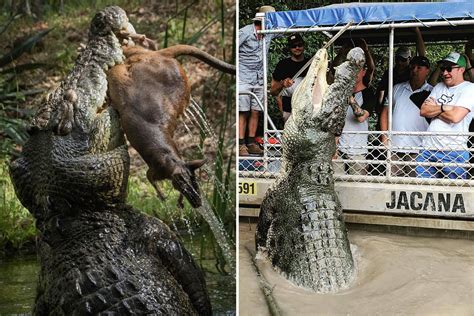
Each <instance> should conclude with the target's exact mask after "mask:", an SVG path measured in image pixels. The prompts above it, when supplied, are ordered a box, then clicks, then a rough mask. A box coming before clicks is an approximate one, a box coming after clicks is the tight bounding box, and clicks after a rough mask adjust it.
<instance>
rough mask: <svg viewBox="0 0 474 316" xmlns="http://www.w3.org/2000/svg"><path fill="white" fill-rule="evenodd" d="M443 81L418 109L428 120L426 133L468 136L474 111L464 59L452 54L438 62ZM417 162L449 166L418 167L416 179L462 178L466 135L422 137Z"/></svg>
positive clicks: (473, 92) (473, 93) (473, 86)
mask: <svg viewBox="0 0 474 316" xmlns="http://www.w3.org/2000/svg"><path fill="white" fill-rule="evenodd" d="M439 64H440V69H441V75H442V79H443V81H442V82H440V83H438V84H437V85H436V86H435V87H434V88H433V91H431V94H430V96H429V97H428V98H427V99H426V100H425V102H424V103H423V105H422V106H421V110H420V115H421V116H424V117H427V118H431V123H430V125H429V127H428V131H429V132H438V133H440V134H442V133H450V132H451V133H452V132H456V133H467V132H468V131H469V124H470V123H471V120H472V111H473V109H474V84H473V83H471V82H468V81H465V80H464V77H463V75H464V72H465V71H466V65H467V61H466V57H465V56H463V55H461V54H459V53H456V52H452V53H450V54H449V55H448V56H446V57H445V58H443V59H442V60H441V61H440V62H439ZM423 147H425V148H426V149H424V150H422V151H421V152H420V155H419V156H418V158H417V161H418V162H437V163H451V164H456V165H448V166H442V167H435V166H422V165H420V166H417V167H416V173H417V177H421V178H442V177H448V178H450V179H465V178H466V176H467V172H466V170H465V168H463V167H460V166H457V164H463V163H467V162H468V160H469V152H468V151H467V136H451V135H439V136H431V137H424V138H423Z"/></svg>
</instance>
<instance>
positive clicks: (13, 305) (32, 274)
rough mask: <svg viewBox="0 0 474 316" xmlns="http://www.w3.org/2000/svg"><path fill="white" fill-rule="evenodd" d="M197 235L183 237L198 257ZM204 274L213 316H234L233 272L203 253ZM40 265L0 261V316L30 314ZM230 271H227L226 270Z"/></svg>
mask: <svg viewBox="0 0 474 316" xmlns="http://www.w3.org/2000/svg"><path fill="white" fill-rule="evenodd" d="M199 240H200V236H196V235H195V236H194V237H193V238H191V239H190V238H189V237H186V240H185V241H184V243H185V245H186V248H187V249H188V251H190V252H191V253H193V256H195V258H197V257H198V256H197V255H196V254H197V253H198V249H196V248H197V245H198V244H199ZM197 262H198V264H199V263H200V264H201V266H202V268H203V270H204V271H205V276H206V284H207V289H208V292H209V296H210V298H211V304H212V308H213V314H214V315H235V310H236V307H235V302H236V298H235V294H236V290H235V288H236V282H235V278H234V277H233V275H232V273H230V274H228V275H222V274H220V273H219V272H218V271H217V270H216V267H215V264H216V261H215V259H214V258H211V257H210V256H209V251H207V252H206V254H205V259H203V260H202V261H199V260H197ZM38 271H39V265H38V262H37V260H36V255H26V256H15V257H8V258H0V315H14V314H26V315H30V314H31V311H32V306H33V303H34V299H35V291H36V282H37V278H38V277H37V276H38ZM229 272H230V271H229Z"/></svg>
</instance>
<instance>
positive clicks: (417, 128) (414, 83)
mask: <svg viewBox="0 0 474 316" xmlns="http://www.w3.org/2000/svg"><path fill="white" fill-rule="evenodd" d="M409 67H410V80H408V81H406V82H402V83H399V84H397V85H395V86H394V87H393V105H392V131H394V132H425V131H426V130H427V129H428V122H427V121H426V119H425V118H424V117H421V116H420V109H419V108H418V107H417V106H416V105H415V104H414V103H413V101H412V100H411V99H410V96H411V95H412V94H413V93H418V92H421V91H431V90H432V89H433V87H432V86H431V85H430V84H429V83H427V82H426V78H427V77H428V74H429V73H430V61H429V60H428V58H426V57H424V56H415V57H413V58H412V59H411V60H410V65H409ZM384 105H385V106H384V107H383V109H382V112H381V114H380V128H381V130H382V131H387V130H388V124H389V122H388V100H386V102H385V104H384ZM382 141H383V142H384V144H387V139H386V138H385V135H382ZM421 142H422V137H421V135H393V136H392V139H391V143H392V147H391V148H392V153H393V154H392V156H391V159H392V161H395V162H397V161H408V162H414V161H415V160H416V157H417V156H418V153H419V151H420V146H421ZM391 171H392V175H393V176H396V177H403V176H410V177H415V176H416V173H415V168H414V166H410V165H399V164H397V163H395V164H393V165H392V168H391Z"/></svg>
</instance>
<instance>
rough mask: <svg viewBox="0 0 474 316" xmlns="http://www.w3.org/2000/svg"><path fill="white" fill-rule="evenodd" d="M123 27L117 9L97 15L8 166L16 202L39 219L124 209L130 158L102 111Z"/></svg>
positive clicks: (108, 113) (114, 117)
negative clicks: (109, 207) (74, 212)
mask: <svg viewBox="0 0 474 316" xmlns="http://www.w3.org/2000/svg"><path fill="white" fill-rule="evenodd" d="M127 27H128V18H127V15H126V13H125V11H123V10H122V9H121V8H119V7H107V8H105V9H104V10H102V11H100V12H99V13H97V14H96V15H95V17H94V18H93V19H92V22H91V25H90V29H89V39H88V43H87V46H86V47H85V48H84V49H83V50H82V51H81V53H80V54H79V56H78V58H77V59H76V62H75V64H74V66H73V68H72V70H71V71H70V73H69V74H68V75H67V76H66V78H64V80H63V81H62V82H61V84H60V85H59V87H58V88H57V89H56V90H55V91H54V92H53V93H52V94H51V95H50V97H49V98H48V99H47V100H46V102H45V103H44V105H43V106H42V107H41V109H40V110H39V111H38V112H37V114H36V116H35V118H34V120H33V127H32V128H31V130H30V139H29V140H28V142H27V143H26V144H25V146H24V147H23V151H22V154H21V156H20V157H19V158H18V159H16V160H14V161H12V163H11V165H10V172H11V177H12V180H13V183H14V185H15V191H16V193H17V195H18V197H19V199H20V201H21V202H22V203H23V205H25V206H26V207H27V208H28V209H29V210H30V211H31V212H32V213H33V214H34V215H35V216H36V217H37V218H38V217H42V218H44V217H48V216H49V215H50V214H53V213H58V212H63V213H64V212H67V211H68V210H69V211H70V210H71V209H76V210H77V209H97V208H99V207H104V206H107V205H110V204H116V203H122V202H124V201H125V198H126V185H127V180H128V170H129V157H128V152H127V148H126V146H125V140H124V136H123V131H122V130H121V127H120V121H119V116H118V114H117V113H116V112H115V110H113V109H112V108H111V107H108V106H107V103H106V93H107V74H106V70H107V69H108V68H110V67H112V66H114V65H116V64H118V63H122V62H123V59H124V57H123V52H122V48H121V46H120V43H119V39H118V37H117V36H116V33H119V32H120V31H121V30H123V29H127Z"/></svg>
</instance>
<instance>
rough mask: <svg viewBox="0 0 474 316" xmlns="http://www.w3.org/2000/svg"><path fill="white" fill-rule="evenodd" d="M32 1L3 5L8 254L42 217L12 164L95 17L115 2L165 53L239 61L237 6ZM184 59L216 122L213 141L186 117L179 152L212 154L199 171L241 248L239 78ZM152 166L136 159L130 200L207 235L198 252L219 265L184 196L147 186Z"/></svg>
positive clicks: (0, 239) (0, 125)
mask: <svg viewBox="0 0 474 316" xmlns="http://www.w3.org/2000/svg"><path fill="white" fill-rule="evenodd" d="M24 3H25V2H22V1H21V2H14V1H7V2H5V3H3V4H1V5H0V8H2V11H1V13H0V36H1V37H2V41H1V42H0V163H1V174H0V181H1V187H0V196H1V197H2V200H1V201H0V202H1V213H0V231H1V233H0V252H1V251H2V249H6V248H9V249H10V248H11V249H21V248H22V247H23V246H24V245H25V244H28V242H30V241H33V240H34V236H35V228H34V220H33V218H32V216H31V215H30V214H29V212H28V211H27V210H26V209H24V208H23V207H22V206H21V204H20V202H19V201H18V200H17V198H16V196H15V194H14V190H13V186H12V184H11V181H10V179H9V175H8V167H7V162H8V161H9V160H10V159H11V157H14V156H16V155H17V154H18V152H20V151H21V146H22V145H23V144H24V142H25V141H26V140H27V138H28V134H27V132H26V126H27V125H28V122H29V121H30V120H31V118H32V116H33V114H34V113H35V112H36V110H37V109H38V108H39V106H40V105H41V104H42V103H43V102H44V97H45V96H46V94H47V92H48V91H49V90H51V89H53V88H54V87H55V86H56V85H57V84H58V83H59V82H60V81H61V79H62V78H63V77H64V76H65V75H66V74H67V73H68V72H69V70H70V69H71V67H72V66H73V64H74V60H75V58H76V57H77V49H78V47H79V46H80V45H83V44H85V43H86V41H87V31H88V24H89V22H90V20H91V18H92V16H93V15H94V14H95V13H96V12H97V11H99V10H100V9H102V8H104V7H105V6H107V5H119V6H121V7H122V8H123V9H125V11H127V13H128V15H129V18H130V21H131V23H132V24H133V25H134V26H135V29H136V30H137V32H139V33H143V34H146V35H147V36H149V37H150V38H152V39H155V40H156V41H157V43H159V46H160V47H161V48H163V47H166V46H171V45H175V44H179V43H187V44H191V45H194V46H196V47H199V48H201V49H203V50H205V51H207V52H209V53H210V54H212V55H214V56H216V57H218V58H220V59H224V60H226V61H227V62H230V63H234V59H235V53H234V52H235V25H234V23H233V21H234V20H235V9H234V6H235V5H234V3H233V2H232V1H224V0H217V1H212V2H210V3H199V2H198V1H173V2H166V3H156V2H155V1H123V0H118V1H112V0H101V1H92V0H77V1H64V2H63V1H46V2H42V3H43V4H42V5H40V7H32V8H29V9H30V10H29V11H28V10H27V9H28V8H26V7H24ZM191 11H192V14H190V12H191ZM182 62H183V64H184V66H185V68H186V69H187V71H188V74H189V77H190V82H191V84H192V87H193V89H192V94H193V98H194V99H195V100H196V101H197V103H199V104H200V106H201V108H202V109H203V112H204V115H205V116H206V117H207V118H208V119H209V120H208V121H207V122H205V124H209V126H210V127H209V129H210V130H211V131H212V134H213V135H215V137H211V136H212V135H211V134H210V133H207V132H206V131H205V130H204V128H203V126H204V125H203V124H204V123H203V122H202V120H201V121H200V122H192V121H190V120H188V119H186V118H183V119H182V124H179V128H178V130H177V133H176V134H177V135H176V137H177V138H178V141H177V142H178V146H179V147H180V150H181V151H182V153H183V156H184V157H185V158H186V159H197V158H204V157H206V158H207V160H208V163H207V164H206V166H205V167H203V168H201V169H203V170H202V171H200V172H199V176H200V185H201V188H202V191H203V194H204V195H205V196H206V198H207V200H208V201H209V204H210V206H211V208H212V209H213V211H214V212H215V214H216V215H217V216H218V217H219V219H220V220H221V221H222V222H223V224H224V226H225V228H226V230H227V233H228V235H229V237H230V238H231V239H232V240H233V241H234V242H235V185H234V184H235V171H234V169H235V161H233V159H232V158H233V155H234V147H235V145H234V144H235V141H234V139H235V136H234V135H235V134H234V133H235V131H234V129H235V125H234V113H235V78H234V77H232V76H229V75H223V74H221V73H219V72H218V71H217V70H212V69H211V70H210V69H209V68H206V67H202V64H199V63H198V62H197V61H196V60H194V59H191V58H186V59H183V60H182ZM184 125H186V126H184ZM183 126H184V127H183ZM189 135H192V136H193V137H192V138H191V139H190V140H188V142H190V143H192V144H193V145H192V146H189V144H188V142H187V141H186V140H185V141H180V139H181V138H185V137H187V136H189ZM183 144H185V145H187V146H184V145H183ZM182 145H183V146H182ZM145 170H146V166H144V165H143V162H141V161H140V158H139V157H138V155H137V154H132V172H131V176H130V179H129V187H128V202H129V203H130V204H131V205H133V206H134V207H135V208H137V209H140V210H142V211H143V212H145V213H147V214H150V215H152V216H156V217H158V218H160V219H161V220H163V221H164V222H165V223H167V224H168V225H170V227H171V228H172V229H173V230H175V231H177V232H185V233H186V234H187V233H188V232H191V233H192V232H193V231H197V230H199V231H200V232H202V233H204V235H207V237H204V238H200V240H199V242H198V243H199V248H200V251H199V252H198V256H199V257H200V258H202V259H205V258H207V257H209V256H208V253H209V251H210V252H211V253H214V254H215V256H216V257H218V258H220V259H219V262H218V263H219V265H221V264H222V255H221V254H220V250H219V247H218V246H217V245H216V243H215V241H214V240H213V237H212V234H210V230H209V228H208V227H207V224H206V223H204V221H203V220H202V219H201V218H200V216H199V214H197V213H196V212H195V211H194V210H193V209H192V208H191V207H190V206H189V204H187V202H186V203H185V207H184V209H180V208H178V207H177V199H178V193H177V192H176V191H175V190H174V189H173V188H172V187H171V185H170V184H169V183H163V184H161V186H162V188H163V191H164V192H165V193H166V195H167V199H166V201H160V200H159V199H158V198H157V197H156V194H155V192H154V189H153V188H152V186H151V185H150V184H149V183H148V181H147V180H146V177H145ZM200 235H201V234H200Z"/></svg>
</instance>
